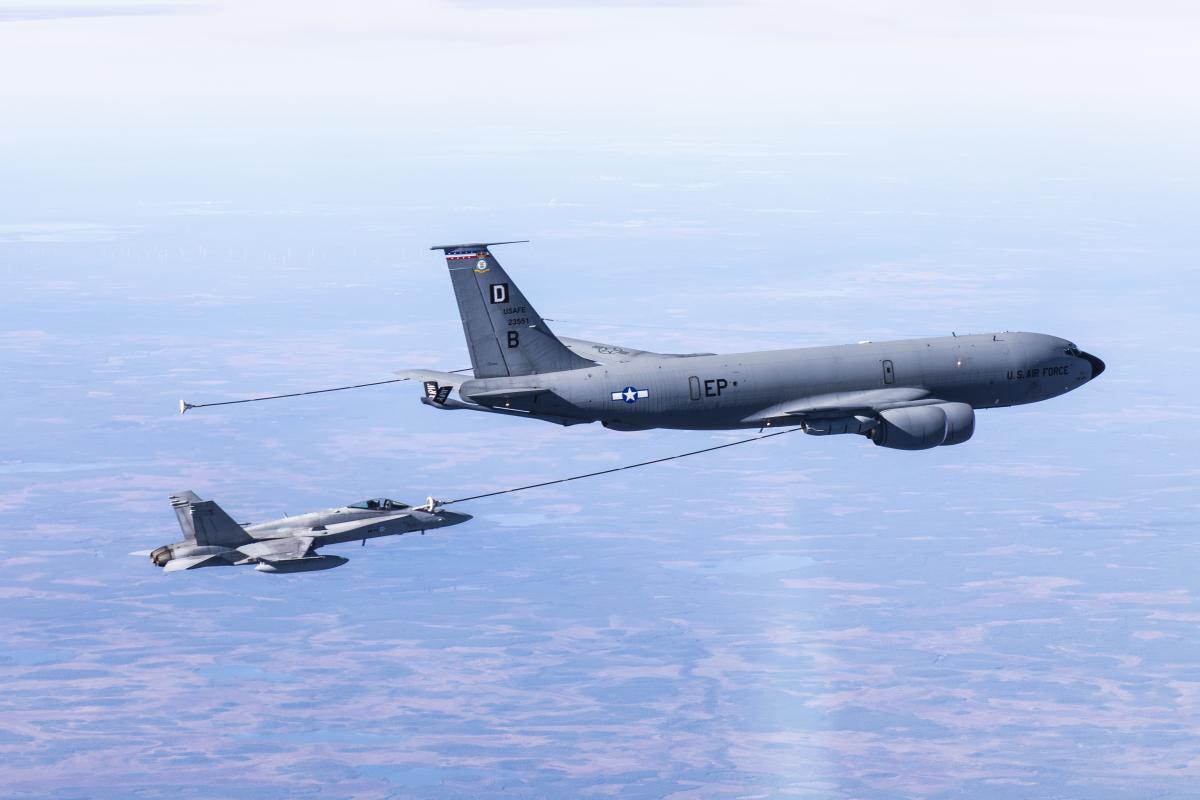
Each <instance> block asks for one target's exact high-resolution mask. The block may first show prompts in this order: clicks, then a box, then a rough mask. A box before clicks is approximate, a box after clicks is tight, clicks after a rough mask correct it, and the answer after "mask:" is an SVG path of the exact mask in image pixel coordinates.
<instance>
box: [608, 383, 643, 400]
mask: <svg viewBox="0 0 1200 800" xmlns="http://www.w3.org/2000/svg"><path fill="white" fill-rule="evenodd" d="M649 396H650V390H649V389H639V388H637V387H636V386H626V387H625V388H624V389H622V390H621V391H619V392H613V393H612V399H613V400H624V401H625V402H626V403H636V402H637V401H638V400H645V399H646V398H647V397H649Z"/></svg>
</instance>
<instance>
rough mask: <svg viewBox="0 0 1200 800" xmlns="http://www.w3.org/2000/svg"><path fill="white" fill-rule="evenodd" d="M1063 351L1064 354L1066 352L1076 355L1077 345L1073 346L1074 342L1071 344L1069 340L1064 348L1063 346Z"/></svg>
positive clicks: (1077, 351)
mask: <svg viewBox="0 0 1200 800" xmlns="http://www.w3.org/2000/svg"><path fill="white" fill-rule="evenodd" d="M1063 352H1064V353H1066V354H1067V355H1069V356H1078V355H1079V348H1078V347H1076V346H1075V345H1074V344H1072V343H1071V342H1067V346H1066V347H1065V348H1063Z"/></svg>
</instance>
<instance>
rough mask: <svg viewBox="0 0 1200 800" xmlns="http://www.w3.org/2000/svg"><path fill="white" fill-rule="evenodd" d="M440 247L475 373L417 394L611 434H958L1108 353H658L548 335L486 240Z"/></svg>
mask: <svg viewBox="0 0 1200 800" xmlns="http://www.w3.org/2000/svg"><path fill="white" fill-rule="evenodd" d="M514 243H515V242H482V243H475V244H450V245H437V246H435V247H433V248H431V249H433V250H441V251H443V252H444V253H445V256H446V263H447V265H448V267H449V270H450V282H451V284H452V285H453V287H454V294H455V297H456V299H457V300H458V310H459V315H460V316H461V318H462V324H463V331H464V333H465V334H466V339H467V350H468V351H469V353H470V356H471V365H472V368H473V372H474V375H473V376H466V375H459V374H454V373H449V372H437V371H432V370H405V371H403V372H401V373H399V374H400V375H402V376H404V377H406V378H412V379H417V380H420V381H422V382H423V383H424V389H425V392H424V396H423V397H422V398H421V401H422V402H424V403H425V404H426V405H429V406H432V407H434V408H437V409H443V410H451V409H470V410H473V411H482V412H487V413H494V414H508V415H511V416H520V417H528V418H530V419H539V420H544V421H547V422H553V423H556V424H559V425H577V424H581V423H588V422H599V423H601V424H602V425H604V427H606V428H610V429H612V430H618V431H638V430H647V429H650V428H676V429H688V430H726V429H735V428H769V427H782V426H795V425H799V426H802V428H803V430H804V431H805V432H806V433H809V434H812V435H814V436H827V435H832V434H861V435H863V436H866V437H867V438H869V439H870V440H871V441H872V442H874V443H875V444H876V445H878V446H880V447H889V448H895V449H899V450H925V449H928V448H932V447H938V446H941V445H954V444H961V443H962V442H965V441H967V440H968V439H970V438H971V436H972V434H973V433H974V431H975V411H976V409H987V408H1002V407H1005V406H1014V405H1021V404H1024V403H1035V402H1038V401H1040V400H1046V399H1048V398H1051V397H1057V396H1058V395H1061V394H1064V393H1066V392H1069V391H1071V390H1072V389H1076V388H1078V387H1080V386H1082V385H1083V384H1085V383H1087V382H1088V381H1090V380H1092V379H1094V378H1096V377H1097V376H1098V375H1100V373H1101V372H1103V371H1104V362H1103V361H1101V360H1100V359H1099V358H1097V357H1096V356H1094V355H1092V354H1090V353H1086V352H1084V351H1082V350H1080V349H1079V348H1078V347H1077V346H1076V345H1075V344H1074V343H1072V342H1070V341H1068V340H1066V339H1061V338H1059V337H1057V336H1049V335H1046V334H1041V333H1013V332H1007V331H1006V332H1004V333H986V334H979V335H970V336H954V335H952V336H942V337H937V338H930V339H909V340H903V341H891V342H859V343H858V344H847V345H837V346H832V347H810V348H803V349H792V350H773V351H764V352H753V353H734V354H730V355H716V354H714V353H686V354H670V353H654V352H649V351H645V350H639V349H636V348H633V347H624V346H620V345H615V344H604V343H601V342H591V341H585V340H582V339H570V338H566V337H558V336H555V335H554V333H553V332H552V331H551V330H550V327H549V326H548V325H547V324H546V321H545V320H544V319H543V318H542V317H541V316H540V315H539V314H538V313H537V311H536V310H534V307H533V304H532V303H530V302H529V300H528V299H527V298H526V296H525V295H524V293H523V292H522V291H521V290H520V289H519V288H518V287H517V284H516V283H515V282H514V281H513V280H512V278H510V277H509V275H508V273H507V272H505V270H504V269H503V267H501V266H500V263H499V262H498V261H497V260H496V258H495V256H493V255H492V252H491V249H490V248H491V247H493V246H495V245H498V244H514Z"/></svg>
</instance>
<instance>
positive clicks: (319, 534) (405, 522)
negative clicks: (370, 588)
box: [133, 492, 471, 572]
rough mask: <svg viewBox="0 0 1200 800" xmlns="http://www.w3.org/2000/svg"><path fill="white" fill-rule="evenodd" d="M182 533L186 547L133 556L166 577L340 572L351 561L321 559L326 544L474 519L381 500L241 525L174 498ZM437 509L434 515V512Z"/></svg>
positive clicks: (187, 497) (182, 496)
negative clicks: (237, 570)
mask: <svg viewBox="0 0 1200 800" xmlns="http://www.w3.org/2000/svg"><path fill="white" fill-rule="evenodd" d="M171 505H172V506H174V508H175V516H176V517H177V518H178V519H179V527H180V528H182V529H183V541H182V542H175V543H174V544H167V545H163V546H162V547H159V548H156V549H154V550H148V551H145V552H138V553H134V554H133V555H138V556H140V555H147V556H150V560H151V561H153V562H154V563H155V564H156V565H157V566H160V567H162V568H163V571H164V572H177V571H179V570H184V569H196V568H198V567H229V566H234V567H236V566H241V565H243V564H253V565H254V568H255V569H256V570H258V571H259V572H311V571H313V570H319V569H332V568H334V567H340V566H341V565H342V564H345V563H346V562H347V561H348V560H349V559H346V558H343V557H341V556H335V555H319V554H318V553H317V552H316V550H317V548H318V547H324V546H325V545H327V544H340V543H342V542H357V541H362V542H363V543H364V544H365V543H366V540H367V539H374V538H377V537H379V536H394V535H403V534H405V533H411V532H413V531H420V532H421V533H425V531H427V530H432V529H433V528H444V527H446V526H448V525H457V524H459V523H460V522H466V521H467V520H469V519H471V515H470V514H461V513H457V512H454V511H445V510H443V509H439V508H437V507H436V506H435V505H434V503H433V501H432V500H431V501H430V502H429V503H428V505H426V506H422V507H416V508H414V507H412V506H407V505H405V504H404V503H398V502H396V501H395V500H388V499H386V498H379V499H376V500H364V501H363V502H361V503H354V504H352V505H348V506H344V507H342V508H331V509H329V510H327V511H314V512H312V513H309V514H300V515H299V516H295V517H284V518H283V519H277V520H274V521H272V522H262V523H259V524H257V525H239V524H238V523H236V522H234V521H233V519H231V518H230V516H229V515H228V514H226V513H225V512H224V511H223V510H222V509H221V507H220V506H218V505H217V504H216V503H214V502H213V501H212V500H201V499H200V498H199V497H197V496H196V495H195V494H194V493H192V492H180V493H179V494H173V495H171ZM431 509H436V510H431Z"/></svg>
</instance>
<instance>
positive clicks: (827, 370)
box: [459, 333, 1097, 430]
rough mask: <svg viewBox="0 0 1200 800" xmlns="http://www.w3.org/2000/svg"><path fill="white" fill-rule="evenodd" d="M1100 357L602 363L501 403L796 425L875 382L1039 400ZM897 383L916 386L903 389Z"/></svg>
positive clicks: (496, 385)
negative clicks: (817, 408) (820, 403)
mask: <svg viewBox="0 0 1200 800" xmlns="http://www.w3.org/2000/svg"><path fill="white" fill-rule="evenodd" d="M1093 359H1094V357H1089V356H1088V355H1087V354H1084V353H1079V352H1078V351H1076V349H1075V347H1074V345H1072V344H1071V343H1070V342H1068V341H1067V340H1065V339H1060V338H1058V337H1056V336H1048V335H1045V334H1039V333H997V334H984V335H970V336H946V337H939V338H932V339H911V340H904V341H893V342H862V343H860V344H851V345H837V346H830V347H812V348H802V349H793V350H775V351H766V352H754V353H734V354H729V355H707V356H690V357H686V358H671V359H662V360H657V361H653V362H649V363H644V364H640V363H638V362H637V361H633V362H631V363H627V364H607V365H606V364H597V365H596V366H594V367H590V368H584V369H577V370H571V371H569V372H556V373H550V374H544V375H537V376H533V378H532V380H533V381H534V382H535V383H536V384H537V386H538V387H539V388H542V389H544V390H545V392H544V393H539V394H532V395H515V396H513V397H509V398H503V402H502V403H501V405H502V406H503V407H506V408H511V409H514V410H519V411H526V412H529V413H531V414H538V415H541V414H547V415H553V416H562V417H569V418H576V419H579V421H581V422H584V421H586V422H603V423H607V424H609V425H610V427H614V428H618V429H620V428H621V427H623V426H627V427H629V428H678V429H692V430H705V429H728V428H759V427H764V426H775V425H789V424H792V425H795V424H800V423H801V422H802V418H801V417H802V415H801V414H798V413H797V412H799V411H803V408H802V406H804V405H805V403H806V402H807V404H808V405H813V404H814V399H815V398H820V399H822V400H824V401H826V402H829V403H831V404H837V402H838V396H839V395H846V396H849V395H858V394H860V393H863V392H869V391H871V390H873V389H879V390H889V395H890V396H892V397H895V398H896V399H895V400H894V401H893V402H899V403H902V404H904V405H914V404H921V401H922V400H925V399H928V398H935V399H936V401H940V402H952V403H966V404H968V405H970V406H972V407H973V408H976V409H982V408H998V407H1003V406H1012V405H1020V404H1023V403H1034V402H1037V401H1039V400H1045V399H1048V398H1051V397H1056V396H1058V395H1060V394H1063V393H1065V392H1068V391H1070V390H1072V389H1074V388H1076V387H1078V386H1080V385H1082V384H1084V383H1086V382H1087V381H1089V380H1091V379H1092V377H1094V373H1095V372H1096V371H1097V370H1096V364H1095V362H1094V360H1093ZM530 383H531V378H530V377H529V376H523V377H504V378H484V379H476V380H468V381H466V382H465V383H463V384H462V385H461V386H460V387H459V394H460V395H461V396H462V397H464V398H466V399H467V400H474V397H475V396H476V395H479V396H480V397H481V398H482V399H483V400H484V402H485V404H489V405H490V403H487V400H488V399H490V398H489V397H488V394H489V393H498V394H503V393H504V391H505V390H506V389H507V388H510V387H528V386H529V385H530ZM630 389H632V390H633V391H632V392H630V391H628V390H630ZM898 389H912V390H914V391H913V392H912V396H911V397H904V396H903V394H902V393H899V392H894V390H898ZM614 395H617V396H615V397H614ZM889 395H885V396H884V397H887V396H889ZM781 398H786V399H781ZM855 404H857V403H855ZM880 405H883V406H886V405H889V403H888V402H886V401H885V402H883V403H881V404H880Z"/></svg>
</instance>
